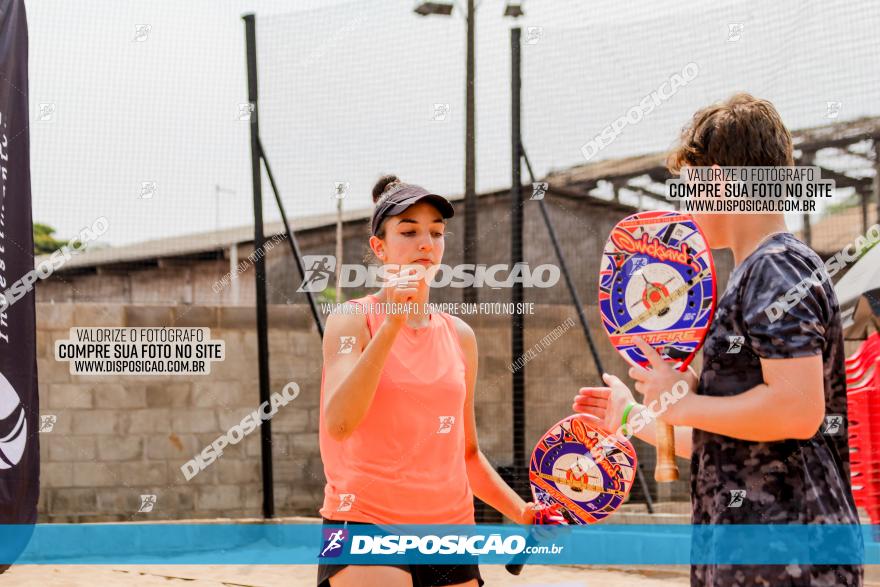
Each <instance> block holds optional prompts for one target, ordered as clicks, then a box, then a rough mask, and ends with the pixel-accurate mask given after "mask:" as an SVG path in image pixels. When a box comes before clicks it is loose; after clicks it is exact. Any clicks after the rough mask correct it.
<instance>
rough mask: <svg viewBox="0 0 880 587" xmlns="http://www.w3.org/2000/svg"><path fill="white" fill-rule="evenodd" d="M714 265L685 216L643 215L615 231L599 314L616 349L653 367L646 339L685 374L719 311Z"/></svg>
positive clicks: (606, 253)
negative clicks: (642, 344) (643, 345)
mask: <svg viewBox="0 0 880 587" xmlns="http://www.w3.org/2000/svg"><path fill="white" fill-rule="evenodd" d="M715 298H716V290H715V264H714V262H713V261H712V252H711V251H710V250H709V247H708V245H707V242H706V238H705V237H704V236H703V233H702V232H700V229H699V227H698V226H697V224H696V223H695V222H694V220H693V218H691V216H689V215H687V214H681V213H678V212H668V211H649V212H639V213H637V214H633V215H631V216H627V217H626V218H624V219H623V220H621V221H620V222H619V223H617V225H616V226H615V227H614V228H613V229H612V231H611V235H610V236H609V237H608V242H607V243H606V244H605V250H604V252H603V255H602V264H601V268H600V271H599V311H600V313H601V315H602V325H603V326H604V327H605V331H606V332H607V333H608V336H609V337H610V339H611V344H613V345H614V347H615V348H616V349H617V350H618V351H619V352H620V353H621V355H623V357H624V358H625V359H626V360H627V362H629V363H630V364H631V365H637V366H645V365H647V363H648V361H647V359H646V358H645V356H644V355H643V354H642V352H641V351H640V350H639V348H638V347H637V346H636V345H635V342H634V340H633V338H634V336H640V337H642V338H644V339H645V341H646V342H647V343H648V344H650V345H651V346H652V347H654V348H655V349H657V351H658V352H659V353H660V355H661V356H662V357H663V358H664V359H665V360H668V361H670V362H672V363H676V366H677V367H678V368H679V369H681V370H684V369H685V368H686V367H687V365H688V364H690V362H691V361H692V360H693V358H694V356H696V353H697V351H699V349H700V347H701V346H702V344H703V340H704V339H705V337H706V333H707V332H708V329H709V324H710V323H711V322H712V316H713V314H714V312H715Z"/></svg>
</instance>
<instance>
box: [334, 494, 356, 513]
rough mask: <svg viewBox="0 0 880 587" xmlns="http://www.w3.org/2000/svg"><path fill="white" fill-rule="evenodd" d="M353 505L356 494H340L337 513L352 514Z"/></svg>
mask: <svg viewBox="0 0 880 587" xmlns="http://www.w3.org/2000/svg"><path fill="white" fill-rule="evenodd" d="M352 505H354V493H340V494H339V507H338V508H336V511H337V512H350V511H351V506H352Z"/></svg>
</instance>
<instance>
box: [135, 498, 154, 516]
mask: <svg viewBox="0 0 880 587" xmlns="http://www.w3.org/2000/svg"><path fill="white" fill-rule="evenodd" d="M155 505H156V496H155V495H142V496H141V505H140V507H139V508H138V513H149V512H151V511H153V506H155Z"/></svg>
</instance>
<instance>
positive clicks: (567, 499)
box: [529, 414, 637, 524]
mask: <svg viewBox="0 0 880 587" xmlns="http://www.w3.org/2000/svg"><path fill="white" fill-rule="evenodd" d="M636 462H637V461H636V451H635V449H633V446H632V444H630V443H629V441H627V440H626V439H624V438H619V437H617V436H616V435H612V434H609V433H608V432H606V431H605V430H603V429H602V428H601V427H600V426H599V420H598V418H595V417H594V416H589V415H586V414H576V415H573V416H569V417H567V418H565V419H563V420H560V421H559V422H557V423H556V424H555V425H554V426H553V427H552V428H550V430H548V431H547V432H546V433H545V434H544V436H542V437H541V439H540V440H539V441H538V444H537V445H536V446H535V450H534V451H533V452H532V460H531V462H530V464H529V483H530V484H531V488H532V496H533V497H534V499H535V503H538V504H542V505H545V506H548V507H552V506H554V505H557V504H558V512H559V513H560V514H561V515H562V516H563V517H564V518H565V520H566V521H567V522H568V523H569V524H593V523H596V522H598V521H600V520H602V519H604V518H605V517H607V516H609V515H610V514H612V513H614V512H615V511H617V509H618V508H619V507H620V506H621V505H623V503H624V502H625V501H626V498H627V496H628V495H629V492H630V489H631V488H632V485H633V480H634V479H635V475H636Z"/></svg>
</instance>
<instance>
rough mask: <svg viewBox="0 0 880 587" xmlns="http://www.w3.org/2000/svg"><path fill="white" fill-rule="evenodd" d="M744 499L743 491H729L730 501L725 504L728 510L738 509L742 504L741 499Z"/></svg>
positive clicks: (744, 491) (744, 493)
mask: <svg viewBox="0 0 880 587" xmlns="http://www.w3.org/2000/svg"><path fill="white" fill-rule="evenodd" d="M745 497H746V490H745V489H731V490H730V501H729V502H728V504H727V507H729V508H738V507H740V506H741V505H742V504H743V499H745Z"/></svg>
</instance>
